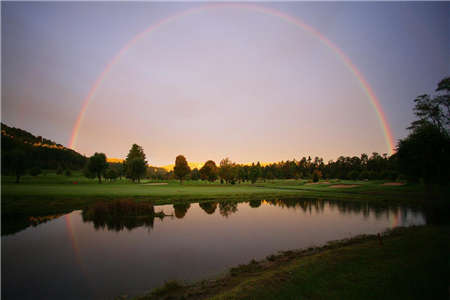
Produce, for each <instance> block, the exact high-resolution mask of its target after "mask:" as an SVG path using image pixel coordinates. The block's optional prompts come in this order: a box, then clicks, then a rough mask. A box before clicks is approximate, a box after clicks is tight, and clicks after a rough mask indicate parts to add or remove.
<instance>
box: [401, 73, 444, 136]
mask: <svg viewBox="0 0 450 300" xmlns="http://www.w3.org/2000/svg"><path fill="white" fill-rule="evenodd" d="M436 92H438V94H437V95H435V96H434V97H433V96H430V95H427V94H424V95H420V96H418V97H417V98H416V99H414V102H415V106H414V114H415V115H416V117H417V118H418V119H417V120H415V121H414V122H412V123H411V126H410V127H408V129H412V130H414V129H417V128H419V127H421V126H423V125H425V124H433V125H434V126H436V127H437V128H439V130H442V131H444V130H445V131H447V132H448V130H449V128H450V77H447V78H444V79H442V80H441V81H440V82H439V83H438V87H437V88H436Z"/></svg>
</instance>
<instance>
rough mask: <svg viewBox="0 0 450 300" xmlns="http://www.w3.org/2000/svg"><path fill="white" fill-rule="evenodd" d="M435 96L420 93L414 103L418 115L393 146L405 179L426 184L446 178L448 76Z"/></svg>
mask: <svg viewBox="0 0 450 300" xmlns="http://www.w3.org/2000/svg"><path fill="white" fill-rule="evenodd" d="M436 91H437V92H439V94H438V95H437V96H435V97H431V96H429V95H421V96H419V97H417V98H416V99H415V100H414V102H415V103H416V104H415V106H414V114H415V115H416V117H417V118H418V119H417V120H415V121H414V122H412V123H411V126H410V127H409V128H408V129H410V130H411V133H410V134H409V135H408V136H407V137H406V138H405V139H403V140H400V141H399V143H398V146H397V153H396V161H397V163H398V167H399V169H400V171H401V172H402V173H403V174H404V175H406V176H407V177H408V178H409V179H412V180H419V179H423V180H424V182H425V183H426V184H431V183H435V182H440V183H443V184H445V183H448V182H449V181H450V176H449V175H450V134H449V125H450V123H449V122H450V121H449V120H450V112H449V102H450V77H447V78H444V79H443V80H441V82H439V84H438V87H437V89H436Z"/></svg>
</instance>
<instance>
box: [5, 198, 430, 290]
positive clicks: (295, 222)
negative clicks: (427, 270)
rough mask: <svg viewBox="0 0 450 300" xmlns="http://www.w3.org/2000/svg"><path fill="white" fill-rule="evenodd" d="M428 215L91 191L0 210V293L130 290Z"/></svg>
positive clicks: (412, 210)
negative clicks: (29, 208)
mask: <svg viewBox="0 0 450 300" xmlns="http://www.w3.org/2000/svg"><path fill="white" fill-rule="evenodd" d="M435 215H436V214H431V215H430V214H429V213H428V212H427V210H426V209H424V208H421V207H406V206H399V205H391V206H386V205H384V206H379V205H373V204H371V203H370V202H368V203H364V202H361V201H358V202H344V201H328V200H323V199H287V200H281V199H278V200H252V201H247V202H236V201H209V202H208V201H205V202H200V203H186V202H178V203H175V204H172V205H153V204H152V203H151V202H142V201H140V202H137V201H135V200H131V199H128V200H114V201H97V202H95V203H94V204H91V205H89V206H87V207H85V208H84V209H83V210H76V211H72V212H70V213H67V214H62V215H47V216H29V217H27V218H22V219H21V221H19V220H16V221H18V222H22V223H21V225H14V221H13V220H9V221H8V220H2V222H4V223H3V224H2V225H3V226H2V274H3V275H4V276H2V293H3V295H4V296H5V298H6V299H31V298H32V299H81V298H82V299H111V298H114V297H116V296H120V295H124V294H125V295H128V296H138V295H143V294H145V293H146V292H148V291H149V290H151V289H153V288H156V287H158V286H161V285H163V284H164V283H165V282H167V281H170V280H178V281H179V282H195V281H198V280H202V279H206V278H210V277H211V276H213V277H214V276H216V277H217V276H222V275H223V274H226V273H227V270H228V269H229V268H231V267H234V266H236V265H239V264H245V263H247V262H249V261H251V260H261V259H263V258H265V257H267V256H270V255H273V254H274V253H277V251H286V250H289V249H298V248H305V247H306V248H309V247H316V246H320V245H324V244H326V243H327V242H329V241H332V240H339V239H348V238H351V237H354V236H357V235H361V234H377V233H380V232H383V231H385V230H387V229H393V228H397V227H402V226H412V225H425V224H431V223H433V218H434V217H435ZM5 224H7V226H9V227H6V229H5V231H3V229H4V228H3V227H4V226H5ZM24 286H27V287H28V288H27V289H24V288H23V287H24Z"/></svg>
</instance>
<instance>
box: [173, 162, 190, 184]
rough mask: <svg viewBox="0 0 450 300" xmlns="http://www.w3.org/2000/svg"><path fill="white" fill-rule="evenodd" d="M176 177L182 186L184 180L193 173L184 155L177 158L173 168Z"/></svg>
mask: <svg viewBox="0 0 450 300" xmlns="http://www.w3.org/2000/svg"><path fill="white" fill-rule="evenodd" d="M173 172H174V174H175V176H176V177H177V178H178V179H180V184H183V178H184V177H186V175H188V174H189V172H191V168H189V165H188V163H187V160H186V158H185V157H184V156H183V155H178V156H177V157H176V158H175V167H174V168H173Z"/></svg>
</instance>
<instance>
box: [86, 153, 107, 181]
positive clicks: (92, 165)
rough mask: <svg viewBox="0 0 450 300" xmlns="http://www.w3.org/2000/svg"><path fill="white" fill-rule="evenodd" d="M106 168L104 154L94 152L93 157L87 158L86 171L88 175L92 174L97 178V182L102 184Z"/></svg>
mask: <svg viewBox="0 0 450 300" xmlns="http://www.w3.org/2000/svg"><path fill="white" fill-rule="evenodd" d="M106 168H108V163H107V162H106V155H105V154H104V153H97V152H95V153H94V155H92V156H91V157H89V160H88V162H87V169H88V171H89V173H91V174H94V175H95V177H97V178H98V182H99V183H101V182H102V176H103V174H104V172H105V170H106Z"/></svg>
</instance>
